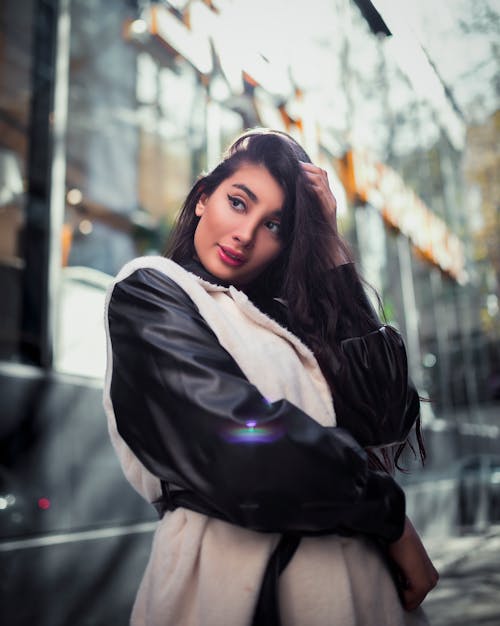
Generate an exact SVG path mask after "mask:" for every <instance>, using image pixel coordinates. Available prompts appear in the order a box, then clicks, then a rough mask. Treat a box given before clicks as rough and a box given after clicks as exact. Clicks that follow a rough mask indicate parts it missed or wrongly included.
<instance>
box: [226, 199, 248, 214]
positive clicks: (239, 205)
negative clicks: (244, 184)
mask: <svg viewBox="0 0 500 626" xmlns="http://www.w3.org/2000/svg"><path fill="white" fill-rule="evenodd" d="M228 200H229V204H230V205H231V207H232V208H233V209H235V210H236V211H244V210H245V208H246V207H245V203H244V202H243V201H242V200H240V199H239V198H235V197H234V196H228Z"/></svg>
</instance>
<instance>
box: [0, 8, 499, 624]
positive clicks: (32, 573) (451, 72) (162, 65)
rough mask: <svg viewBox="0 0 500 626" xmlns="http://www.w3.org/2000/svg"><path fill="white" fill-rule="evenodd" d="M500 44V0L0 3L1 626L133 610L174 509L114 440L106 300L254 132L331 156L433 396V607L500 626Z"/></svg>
mask: <svg viewBox="0 0 500 626" xmlns="http://www.w3.org/2000/svg"><path fill="white" fill-rule="evenodd" d="M499 61H500V6H499V2H498V0H441V1H440V2H435V0H419V2H411V1H410V0H376V1H375V0H373V1H371V2H370V1H369V0H309V1H308V2H302V1H300V0H251V1H250V0H205V1H202V0H175V1H174V0H172V1H166V0H164V1H152V0H151V1H149V0H1V2H0V294H1V296H0V592H1V597H0V621H1V623H2V624H7V625H8V626H122V625H123V626H125V624H127V622H128V615H129V612H130V607H131V604H132V601H133V598H134V594H135V591H136V589H137V586H138V584H139V580H140V578H141V575H142V572H143V569H144V567H145V564H146V560H147V556H148V552H149V543H150V541H151V532H152V529H153V527H154V520H155V514H154V511H153V510H152V509H151V507H150V506H149V505H147V504H146V503H145V502H143V501H142V500H141V499H140V498H139V496H137V495H136V494H135V493H133V492H132V490H131V488H130V486H129V485H128V484H127V483H126V482H125V479H124V478H123V476H122V474H121V470H120V468H119V467H118V462H117V460H116V458H115V455H114V452H113V450H112V449H111V445H110V443H109V440H108V435H107V430H106V422H105V417H104V412H103V409H102V405H101V395H102V381H103V374H104V366H105V344H104V332H103V327H102V311H103V304H104V293H105V290H106V287H107V285H108V284H109V282H110V280H111V278H112V277H113V275H115V274H116V272H117V271H118V270H119V268H120V267H121V266H122V265H123V264H124V263H125V262H126V261H128V260H130V259H131V258H133V257H135V256H139V255H143V254H146V255H147V254H161V252H162V250H163V248H164V245H165V241H166V238H167V236H168V233H169V230H170V228H171V225H172V223H173V221H174V219H175V216H176V213H177V211H178V209H179V208H180V205H181V203H182V201H183V199H184V197H185V195H186V193H187V191H188V190H189V188H190V186H191V185H192V183H193V182H194V180H195V179H196V177H197V176H198V174H199V173H200V172H201V171H203V170H205V171H206V170H209V169H210V168H211V167H213V166H214V165H215V164H216V163H217V162H218V160H219V158H220V156H221V153H222V151H223V150H224V148H225V147H226V145H227V144H228V143H229V142H230V140H231V139H232V138H233V137H234V136H235V135H236V134H237V133H239V132H240V131H242V130H243V129H245V128H249V127H254V126H268V127H272V128H277V129H281V130H284V131H287V132H289V133H290V134H291V135H293V136H294V137H296V138H297V139H298V140H299V141H300V142H301V143H302V144H303V145H304V146H305V147H306V149H307V150H308V152H309V154H310V156H311V158H312V159H313V161H315V162H316V163H318V164H320V165H321V167H323V168H324V169H326V170H327V172H328V176H329V180H330V183H331V186H332V189H333V191H334V193H335V195H336V197H337V200H338V217H339V227H340V229H341V231H342V233H343V234H344V236H345V237H346V239H347V240H348V241H349V243H350V245H351V246H352V248H353V250H354V252H355V256H356V259H357V262H358V264H359V267H360V268H361V271H362V273H363V275H364V277H365V278H366V279H367V281H368V282H369V283H370V284H371V285H373V286H374V287H375V289H376V290H377V291H378V293H379V294H380V296H381V300H382V304H383V312H384V315H385V317H386V319H387V321H388V322H389V323H391V324H393V325H395V326H396V327H398V328H399V329H400V331H401V332H402V334H403V336H404V338H405V341H406V345H407V348H408V355H409V366H410V372H411V376H412V378H413V380H414V381H415V383H416V384H417V386H418V388H419V391H420V393H421V395H422V397H424V398H428V399H429V400H430V401H429V402H424V403H423V404H422V424H423V430H424V436H425V441H426V446H427V453H428V456H427V460H426V464H425V467H424V468H421V467H420V464H419V463H418V460H417V459H415V458H414V457H413V456H412V455H411V454H408V455H407V456H406V458H405V459H404V462H405V464H406V466H407V467H408V468H409V469H410V471H409V472H408V473H399V474H398V475H397V479H398V480H399V481H400V483H401V484H402V486H403V488H404V489H405V492H406V495H407V502H408V512H409V515H410V517H411V519H412V520H413V522H414V524H415V525H416V527H417V529H418V530H419V531H420V533H421V534H422V536H423V538H424V542H425V543H426V545H427V546H428V548H429V552H430V554H431V556H432V557H433V558H434V559H435V561H436V564H437V566H438V569H439V570H440V572H441V581H440V584H439V586H438V587H437V588H436V590H435V591H433V592H432V593H431V594H430V595H429V597H428V599H427V600H426V602H425V608H426V610H427V613H428V615H429V617H430V621H431V624H433V626H444V625H446V626H448V625H449V626H451V625H454V626H457V625H458V626H485V625H487V626H493V625H494V624H495V625H497V626H498V624H500V592H499V589H500V573H499V572H500V565H499V563H500V307H499V297H500V287H499V280H500V279H499V277H500V210H499V198H500V193H499V191H500V189H499V187H500V182H499V181H500V177H499V169H500V168H499V165H500V149H499V146H500V63H499ZM221 591H223V590H221ZM370 626H383V625H370Z"/></svg>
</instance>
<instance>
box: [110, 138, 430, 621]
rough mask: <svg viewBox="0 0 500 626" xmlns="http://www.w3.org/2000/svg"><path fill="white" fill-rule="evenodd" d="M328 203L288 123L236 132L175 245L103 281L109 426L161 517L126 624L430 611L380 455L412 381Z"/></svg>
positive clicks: (415, 543)
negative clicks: (284, 128) (280, 128)
mask: <svg viewBox="0 0 500 626" xmlns="http://www.w3.org/2000/svg"><path fill="white" fill-rule="evenodd" d="M335 210H336V204H335V199H334V197H333V195H332V193H331V191H330V189H329V186H328V181H327V179H326V175H325V173H324V172H323V171H322V170H320V169H319V168H318V167H316V166H315V165H313V164H312V163H311V162H310V159H309V158H308V156H307V154H306V153H305V152H304V150H303V149H302V148H301V147H300V146H299V145H298V144H297V143H296V142H295V141H294V140H293V139H292V138H291V137H289V136H288V135H286V134H284V133H280V132H276V131H269V130H265V129H259V130H254V131H250V132H247V133H245V134H243V135H242V136H241V137H239V138H238V139H237V140H236V141H235V142H234V143H233V145H232V146H231V147H230V148H229V150H228V152H227V154H226V155H225V157H224V159H223V160H222V162H221V163H220V164H219V165H218V166H217V167H216V168H215V169H214V170H213V171H212V172H211V173H210V174H208V175H206V176H203V177H201V178H200V179H199V180H198V181H197V182H196V184H195V185H194V187H193V189H192V190H191V192H190V193H189V195H188V196H187V199H186V201H185V203H184V206H183V208H182V210H181V213H180V216H179V219H178V223H177V226H176V229H175V231H174V233H173V237H172V239H171V243H170V248H169V251H168V254H167V256H168V257H169V258H163V257H147V258H142V259H136V260H134V261H132V262H131V263H129V264H128V265H126V266H125V268H123V269H122V271H121V272H120V273H119V275H118V277H117V279H116V281H115V283H114V285H113V286H112V287H111V289H110V291H109V294H108V300H107V302H108V304H107V320H108V328H107V331H108V354H109V362H108V373H107V378H106V387H105V396H104V403H105V408H106V411H107V415H108V422H109V429H110V434H111V438H112V441H113V444H114V446H115V448H116V451H117V454H118V456H119V458H120V461H121V464H122V467H123V469H124V472H125V474H126V476H127V478H128V480H129V481H130V482H131V483H132V485H133V486H134V487H135V488H136V489H137V490H138V491H139V493H141V494H142V495H143V496H144V497H145V498H146V499H148V500H149V501H150V502H152V503H154V504H155V506H156V507H157V509H158V511H159V513H160V517H161V521H160V522H159V525H158V528H157V530H156V533H155V536H154V540H153V546H152V551H151V556H150V560H149V563H148V565H147V568H146V572H145V574H144V578H143V580H142V583H141V586H140V589H139V592H138V595H137V598H136V602H135V605H134V609H133V614H132V624H134V625H147V626H160V625H161V626H166V625H182V626H184V625H198V624H199V625H203V626H212V625H213V626H215V625H217V626H220V625H222V624H227V625H228V626H240V625H241V626H247V625H249V624H253V625H259V626H273V625H274V624H279V623H281V624H283V625H284V626H295V625H297V626H299V625H301V626H327V625H330V624H332V625H333V624H339V625H342V626H350V625H352V626H354V625H367V626H368V625H370V626H371V625H373V626H391V625H401V624H424V623H426V621H425V618H424V616H423V614H422V613H421V611H420V610H415V609H417V607H418V605H419V604H420V603H421V601H422V600H423V598H424V597H425V595H426V593H427V592H428V591H429V590H430V588H431V587H432V586H434V584H435V583H436V580H437V573H436V571H435V570H434V568H433V566H432V563H431V562H430V560H429V559H428V557H427V554H426V553H425V550H424V548H423V546H422V544H421V543H420V540H419V538H418V536H417V535H416V533H415V531H414V530H413V528H412V526H411V524H410V522H409V521H408V520H407V519H406V518H405V511H404V508H405V504H404V495H403V493H402V491H401V489H400V488H399V487H398V486H397V484H396V483H395V481H394V480H393V479H392V478H391V476H390V475H389V474H388V472H385V471H380V470H381V468H380V466H381V464H382V461H381V460H380V459H381V458H386V459H387V458H388V456H387V454H385V457H381V456H380V455H376V453H375V452H374V449H375V448H381V447H382V448H383V447H386V446H392V445H393V444H395V443H398V444H402V443H404V442H405V440H406V438H407V437H408V434H409V431H410V429H411V428H412V426H413V425H414V423H415V421H416V420H417V419H418V411H419V403H418V396H417V394H416V392H415V390H414V389H413V387H412V386H411V385H410V384H409V382H408V375H407V363H406V354H405V350H404V346H403V343H402V341H401V338H400V336H399V335H398V333H397V332H396V331H395V330H394V329H392V328H390V327H388V326H384V325H382V324H381V323H380V321H379V320H378V318H377V316H376V314H375V313H374V311H373V309H372V308H371V307H370V305H369V303H368V301H367V299H366V296H365V294H364V291H363V289H362V287H361V284H360V281H359V278H358V276H357V273H356V270H355V268H354V266H353V264H352V262H351V258H350V254H349V251H348V249H347V247H346V246H345V244H344V243H343V242H342V241H341V239H340V237H339V235H338V232H337V227H336V215H335ZM377 459H378V460H377ZM377 464H378V465H379V468H378V470H377V469H374V466H375V465H377ZM391 571H393V572H395V573H394V577H391V573H390V572H391ZM394 580H396V581H397V584H395V582H393V581H394ZM398 593H399V595H400V597H398Z"/></svg>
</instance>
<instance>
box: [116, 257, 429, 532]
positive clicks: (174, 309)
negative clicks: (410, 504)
mask: <svg viewBox="0 0 500 626" xmlns="http://www.w3.org/2000/svg"><path fill="white" fill-rule="evenodd" d="M189 269H190V271H193V269H194V270H195V271H197V272H198V274H200V275H203V277H204V278H207V275H206V273H204V270H203V268H201V267H200V266H194V268H193V266H191V267H189ZM354 276H355V275H354V274H353V272H352V269H350V267H349V266H342V267H341V268H338V269H336V270H333V271H332V274H331V276H330V277H329V278H328V280H334V281H335V280H337V281H346V284H348V285H350V288H351V289H352V297H353V298H358V299H359V298H361V299H364V300H366V296H365V295H364V292H363V290H362V287H361V285H360V284H359V282H357V279H356V280H355V279H354ZM208 278H209V277H208ZM366 306H367V307H369V304H368V302H367V301H366ZM271 313H272V312H271ZM377 327H378V329H377V330H375V331H373V332H371V333H369V334H368V335H365V336H362V337H359V336H356V329H355V328H351V329H350V330H349V333H350V335H351V336H347V337H346V338H345V339H344V340H343V342H342V349H343V351H344V352H345V354H346V355H347V357H348V359H347V362H348V367H347V369H346V368H343V370H342V372H341V373H339V377H340V378H339V390H340V391H339V396H338V399H337V400H336V402H335V408H336V413H337V421H338V424H339V426H338V427H330V428H328V427H324V426H321V425H320V424H318V423H317V422H316V421H314V420H313V419H312V418H310V417H309V416H308V415H307V414H305V413H304V412H303V411H301V410H300V409H299V408H297V407H296V406H294V405H293V404H291V403H290V402H288V401H287V400H285V399H283V400H280V401H277V402H274V403H272V404H269V403H268V402H267V401H266V400H265V398H263V396H262V395H261V394H260V393H259V391H258V390H257V389H256V387H255V386H253V385H252V384H251V383H250V382H249V381H248V380H247V379H246V378H245V375H244V374H243V372H242V371H241V369H240V368H239V366H238V365H237V363H236V362H235V361H234V359H233V358H232V357H231V355H230V354H228V352H227V351H226V350H224V348H222V347H221V345H220V344H219V342H218V340H217V338H216V337H215V335H214V333H213V331H212V330H211V328H210V327H209V326H208V324H207V323H206V321H205V320H204V319H203V317H202V316H201V315H200V313H199V311H198V309H197V308H196V306H195V305H194V303H193V302H192V300H191V299H190V298H189V297H188V296H187V294H186V293H185V292H184V291H183V290H182V289H181V288H180V287H179V286H178V285H177V284H176V283H175V282H173V281H172V280H171V279H169V278H168V277H166V276H165V275H163V274H162V273H161V272H159V271H157V270H154V269H139V270H136V271H135V272H134V273H133V274H131V275H130V276H129V277H127V278H126V279H124V280H122V281H121V282H119V283H117V284H116V285H115V287H114V290H113V293H112V297H111V301H110V304H109V329H110V337H111V344H112V352H113V371H112V382H111V399H112V402H113V407H114V412H115V416H116V421H117V426H118V431H119V433H120V435H121V437H123V439H124V440H125V441H126V442H127V444H128V445H129V447H130V448H131V449H132V451H133V452H134V454H136V456H137V457H138V458H139V459H140V460H141V462H142V463H143V464H144V465H145V466H146V467H147V468H148V469H149V470H150V471H151V472H152V473H153V474H154V475H156V476H158V477H159V478H160V479H161V480H162V482H163V485H164V486H165V487H166V488H167V489H168V486H169V485H176V486H177V487H179V488H180V489H179V490H177V491H175V492H173V494H172V498H173V500H172V502H173V505H172V502H171V503H170V505H169V506H185V507H187V508H190V509H194V510H197V511H200V512H203V513H205V514H207V515H210V516H213V517H217V518H221V519H224V520H226V521H229V522H231V523H234V524H237V525H240V526H243V527H246V528H249V529H253V530H257V531H264V532H280V533H290V532H291V533H298V534H321V533H334V532H340V533H348V534H350V533H357V532H361V533H364V534H368V535H372V536H374V537H378V538H381V539H383V540H385V541H393V540H395V539H397V538H398V537H399V536H400V534H401V533H402V530H403V524H404V514H405V500H404V494H403V492H402V490H401V489H400V487H399V486H398V485H397V483H396V482H395V481H394V480H393V479H392V478H391V477H390V476H388V475H386V474H384V473H380V472H376V471H373V470H371V469H369V467H368V463H367V455H366V452H365V451H364V449H363V447H364V446H374V445H382V444H387V443H392V442H394V441H400V440H403V439H405V438H406V437H407V435H408V432H409V430H410V428H411V427H412V425H413V423H414V421H415V418H416V417H417V415H418V410H419V403H418V396H417V394H416V392H415V390H414V389H413V387H412V386H411V385H410V384H409V383H408V374H407V366H406V353H405V349H404V345H403V343H402V340H401V338H400V336H399V335H398V333H397V332H396V331H394V330H393V329H391V328H388V327H385V326H382V325H380V322H378V320H377ZM249 419H251V420H252V421H254V422H256V426H257V427H259V426H265V427H266V428H268V429H271V430H272V431H273V432H279V433H280V436H279V437H276V438H274V440H272V441H262V442H258V441H256V442H254V443H252V444H251V445H249V444H248V443H245V444H238V443H234V442H231V441H228V439H227V437H225V436H224V433H225V432H227V426H228V425H232V424H233V425H235V426H238V425H240V426H243V425H244V424H245V423H246V422H247V421H248V420H249Z"/></svg>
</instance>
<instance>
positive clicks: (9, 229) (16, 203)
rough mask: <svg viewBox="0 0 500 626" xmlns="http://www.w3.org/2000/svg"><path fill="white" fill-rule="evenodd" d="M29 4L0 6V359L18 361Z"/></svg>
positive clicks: (29, 90)
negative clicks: (0, 294) (0, 295)
mask: <svg viewBox="0 0 500 626" xmlns="http://www.w3.org/2000/svg"><path fill="white" fill-rule="evenodd" d="M32 21H33V3H32V2H25V3H24V5H23V10H22V11H21V10H19V6H18V5H17V4H16V3H14V2H2V4H1V6H0V51H1V54H0V289H1V291H2V298H1V299H0V359H2V360H16V361H17V360H19V359H20V357H21V355H20V336H21V328H20V325H21V298H22V271H23V267H24V259H23V257H22V253H21V250H20V235H21V232H22V227H23V222H24V217H25V202H26V192H27V183H26V180H27V169H28V129H29V123H30V101H31V93H32V86H31V64H32V58H31V54H30V53H31V48H32Z"/></svg>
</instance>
